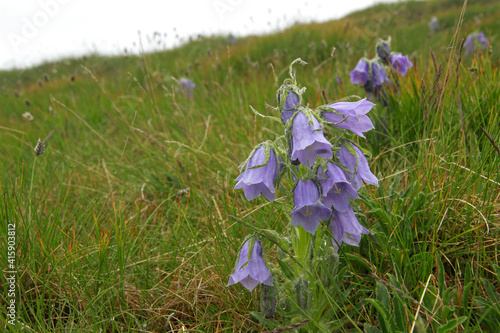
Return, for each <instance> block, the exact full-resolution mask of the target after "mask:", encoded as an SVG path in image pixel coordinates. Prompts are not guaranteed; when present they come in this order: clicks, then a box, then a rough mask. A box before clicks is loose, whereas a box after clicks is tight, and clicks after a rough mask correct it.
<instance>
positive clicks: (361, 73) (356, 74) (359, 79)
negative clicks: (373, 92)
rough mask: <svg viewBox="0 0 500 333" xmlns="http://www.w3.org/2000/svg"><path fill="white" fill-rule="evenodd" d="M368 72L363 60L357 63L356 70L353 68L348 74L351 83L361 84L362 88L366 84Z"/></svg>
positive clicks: (366, 64)
mask: <svg viewBox="0 0 500 333" xmlns="http://www.w3.org/2000/svg"><path fill="white" fill-rule="evenodd" d="M368 71H369V68H368V63H367V62H366V61H365V60H363V59H361V60H360V61H358V64H357V65H356V68H354V70H353V71H352V72H350V73H349V76H350V77H351V83H352V84H361V85H363V86H364V85H365V84H366V81H368V76H369V74H368Z"/></svg>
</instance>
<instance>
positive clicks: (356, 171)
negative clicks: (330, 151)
mask: <svg viewBox="0 0 500 333" xmlns="http://www.w3.org/2000/svg"><path fill="white" fill-rule="evenodd" d="M348 147H349V148H348ZM352 152H354V154H355V155H353V154H352ZM336 156H337V158H338V159H339V161H340V163H342V165H343V166H344V167H346V168H347V169H348V170H349V171H350V172H351V173H352V176H351V177H350V178H351V179H350V181H351V185H352V187H353V188H354V189H355V190H356V191H357V190H359V189H360V188H361V186H362V185H363V181H364V182H365V183H367V184H371V185H375V186H378V179H377V177H375V175H374V174H373V173H372V172H371V170H370V166H369V165H368V161H367V160H366V157H365V154H364V153H363V152H362V151H361V149H359V148H358V146H356V145H355V144H352V143H347V144H346V145H343V144H342V145H340V150H339V151H338V152H337V154H336Z"/></svg>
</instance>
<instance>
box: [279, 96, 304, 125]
mask: <svg viewBox="0 0 500 333" xmlns="http://www.w3.org/2000/svg"><path fill="white" fill-rule="evenodd" d="M286 94H287V95H286V98H285V103H284V105H283V108H282V109H281V120H283V124H285V125H286V123H287V122H288V120H289V119H290V118H292V116H293V114H294V113H295V112H297V107H298V106H299V105H300V96H299V95H298V94H297V93H296V92H295V91H294V90H293V89H292V88H290V89H288V90H287V91H286Z"/></svg>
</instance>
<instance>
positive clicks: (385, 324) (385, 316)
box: [366, 298, 395, 333]
mask: <svg viewBox="0 0 500 333" xmlns="http://www.w3.org/2000/svg"><path fill="white" fill-rule="evenodd" d="M366 302H368V303H370V304H372V305H373V307H374V308H375V309H377V312H378V318H379V322H380V328H381V329H382V332H387V333H389V332H394V331H395V329H394V326H395V325H394V321H393V320H392V316H391V314H390V312H389V309H388V308H387V307H385V306H384V305H383V304H382V303H381V302H379V301H377V300H376V299H372V298H368V299H366Z"/></svg>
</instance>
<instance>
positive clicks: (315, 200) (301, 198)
mask: <svg viewBox="0 0 500 333" xmlns="http://www.w3.org/2000/svg"><path fill="white" fill-rule="evenodd" d="M320 200H321V195H320V190H319V188H318V185H316V183H315V182H314V181H313V180H308V181H305V182H304V181H301V180H299V181H298V183H297V185H296V186H295V189H294V190H293V203H294V206H295V208H294V209H293V210H292V213H291V215H292V221H291V222H290V223H291V224H292V225H293V226H295V227H299V226H302V227H303V228H304V230H306V231H307V232H309V233H311V234H314V233H315V232H316V229H318V226H319V220H327V219H328V218H329V217H330V215H331V214H332V210H331V209H330V208H326V207H325V206H324V205H323V204H322V203H321V201H320Z"/></svg>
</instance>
